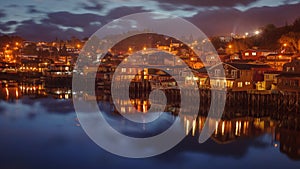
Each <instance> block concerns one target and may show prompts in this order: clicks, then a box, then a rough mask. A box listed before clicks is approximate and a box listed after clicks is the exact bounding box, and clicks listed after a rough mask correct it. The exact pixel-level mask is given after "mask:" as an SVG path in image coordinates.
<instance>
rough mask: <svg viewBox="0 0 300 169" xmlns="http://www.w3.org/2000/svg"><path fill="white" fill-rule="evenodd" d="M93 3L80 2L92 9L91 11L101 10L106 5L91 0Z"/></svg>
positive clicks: (84, 7) (84, 6)
mask: <svg viewBox="0 0 300 169" xmlns="http://www.w3.org/2000/svg"><path fill="white" fill-rule="evenodd" d="M89 2H90V3H91V5H89V4H86V3H80V5H81V6H82V8H83V9H86V10H91V11H101V10H102V9H103V8H104V7H105V6H104V5H103V4H101V3H99V2H97V1H93V0H89Z"/></svg>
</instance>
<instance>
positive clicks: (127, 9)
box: [106, 6, 148, 20]
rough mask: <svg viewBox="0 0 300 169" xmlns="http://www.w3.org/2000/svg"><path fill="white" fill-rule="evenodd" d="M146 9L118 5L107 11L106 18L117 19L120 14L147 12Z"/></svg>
mask: <svg viewBox="0 0 300 169" xmlns="http://www.w3.org/2000/svg"><path fill="white" fill-rule="evenodd" d="M147 11H148V10H144V9H143V7H126V6H124V7H118V8H114V9H113V10H111V11H109V13H108V14H107V15H106V19H108V20H112V19H117V18H120V17H122V16H126V15H130V14H134V13H139V12H147Z"/></svg>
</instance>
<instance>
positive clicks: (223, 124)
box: [222, 121, 225, 136]
mask: <svg viewBox="0 0 300 169" xmlns="http://www.w3.org/2000/svg"><path fill="white" fill-rule="evenodd" d="M224 133H225V121H223V122H222V136H223V135H224Z"/></svg>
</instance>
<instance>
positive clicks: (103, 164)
mask: <svg viewBox="0 0 300 169" xmlns="http://www.w3.org/2000/svg"><path fill="white" fill-rule="evenodd" d="M0 97H1V98H2V100H1V101H0V133H1V137H0V150H1V151H0V159H1V161H0V168H1V169H11V168H16V169H18V168H20V169H21V168H22V169H25V168H26V169H27V168H28V169H35V168H45V169H47V168H49V169H50V168H51V169H53V168H73V169H77V168H78V169H83V168H89V169H90V168H91V169H93V168H97V169H100V168H101V169H105V168H130V169H132V168H134V167H139V168H156V167H159V168H166V169H168V168H169V169H174V168H176V169H177V168H182V169H187V168H189V169H193V168H195V169H196V168H197V169H199V168H221V167H222V168H229V167H231V168H238V167H240V168H251V169H252V168H299V167H300V160H299V159H300V132H299V131H297V130H295V129H289V128H288V127H282V126H284V123H283V122H280V121H278V120H272V119H271V118H268V117H264V118H250V117H243V118H235V119H227V120H222V121H221V122H220V123H219V124H218V129H217V131H216V132H215V133H214V135H213V136H212V138H211V139H210V140H208V141H207V142H205V143H204V144H199V143H198V142H197V136H198V134H199V133H198V131H199V130H201V123H202V122H203V121H204V120H205V117H199V118H198V120H197V121H196V122H193V121H190V122H189V124H193V130H192V132H190V133H187V137H186V138H185V139H184V140H183V141H182V142H181V143H180V144H178V145H177V146H176V147H174V148H173V149H171V150H170V151H168V152H166V153H164V154H162V155H159V156H156V157H151V158H146V159H128V158H123V157H119V156H115V155H113V154H110V153H108V152H106V151H104V150H103V149H101V148H100V147H98V146H97V145H96V144H95V143H94V142H93V141H92V140H90V139H89V137H88V136H87V135H86V134H85V132H84V131H83V129H82V128H81V126H80V124H79V122H78V120H77V118H76V113H75V112H74V108H73V105H72V99H70V98H71V94H70V89H67V88H53V89H51V90H50V89H45V88H44V87H43V86H41V85H40V86H39V85H20V84H19V85H18V86H12V87H2V88H1V89H0ZM99 106H100V108H101V107H102V108H103V110H107V112H106V115H107V118H109V119H110V121H109V122H110V123H111V124H112V125H114V126H115V127H116V128H119V130H122V132H124V133H127V134H128V135H135V136H141V137H143V136H144V135H143V134H145V133H146V135H147V134H148V135H151V134H155V133H157V132H158V133H159V132H161V131H162V129H164V128H166V127H168V125H169V123H172V121H173V120H174V118H180V120H181V123H182V127H183V128H184V127H185V125H186V123H187V121H189V119H191V117H189V116H188V115H186V116H185V115H182V116H173V115H172V114H170V113H164V114H163V115H164V121H165V122H166V123H164V124H159V122H157V123H153V124H152V125H151V126H143V125H133V124H131V123H124V119H123V118H122V117H120V116H119V115H117V114H116V113H112V112H109V110H110V108H111V103H109V102H107V101H100V102H99ZM160 122H161V121H160ZM280 126H281V127H280ZM297 159H298V160H297Z"/></svg>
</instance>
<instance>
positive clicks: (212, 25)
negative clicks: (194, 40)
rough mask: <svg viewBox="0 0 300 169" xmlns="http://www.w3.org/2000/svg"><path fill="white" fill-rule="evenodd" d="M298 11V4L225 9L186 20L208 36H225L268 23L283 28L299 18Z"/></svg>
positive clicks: (251, 29)
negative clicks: (245, 9)
mask: <svg viewBox="0 0 300 169" xmlns="http://www.w3.org/2000/svg"><path fill="white" fill-rule="evenodd" d="M298 9H300V4H295V5H283V6H279V7H260V8H252V9H249V10H247V11H245V12H241V11H239V10H236V9H233V8H230V9H229V8H226V9H219V10H215V11H205V12H199V13H198V14H197V15H194V16H193V17H191V18H186V19H188V20H189V21H191V22H192V23H193V24H195V25H196V26H198V27H199V28H200V29H201V30H202V31H203V32H204V33H206V34H207V35H208V36H211V35H226V34H230V33H231V32H233V33H242V32H249V31H254V30H256V29H258V28H260V27H263V26H265V25H267V24H270V23H271V24H275V25H277V26H283V25H284V24H285V23H286V22H288V23H292V22H293V21H294V20H295V19H296V18H298V17H300V15H299V12H298ZM282 11H284V12H282Z"/></svg>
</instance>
